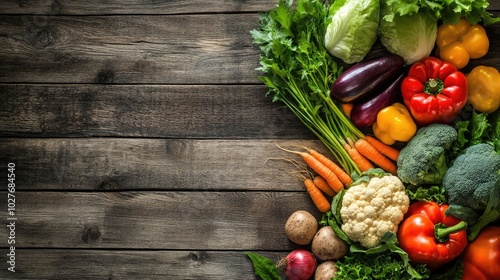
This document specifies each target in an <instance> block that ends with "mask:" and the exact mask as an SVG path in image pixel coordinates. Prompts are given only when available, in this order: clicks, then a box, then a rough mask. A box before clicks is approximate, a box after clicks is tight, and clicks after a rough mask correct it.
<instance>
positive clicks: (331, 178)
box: [276, 144, 344, 192]
mask: <svg viewBox="0 0 500 280" xmlns="http://www.w3.org/2000/svg"><path fill="white" fill-rule="evenodd" d="M276 146H277V147H278V148H280V149H281V150H283V151H286V152H289V153H294V154H298V155H299V156H300V157H302V159H303V160H304V162H305V163H306V164H307V165H308V166H309V167H310V168H311V169H312V170H314V171H316V173H318V175H319V176H321V177H323V178H324V179H325V180H326V181H327V182H328V185H330V187H332V189H333V190H334V191H336V192H339V191H340V190H341V189H342V188H344V185H343V184H342V182H340V180H339V178H337V176H336V175H335V173H333V171H331V170H330V169H329V168H328V167H326V166H325V165H324V164H322V163H321V162H320V161H319V160H317V159H316V158H315V157H313V156H312V155H310V154H308V153H305V152H300V151H291V150H287V149H284V148H282V147H280V146H278V145H277V144H276Z"/></svg>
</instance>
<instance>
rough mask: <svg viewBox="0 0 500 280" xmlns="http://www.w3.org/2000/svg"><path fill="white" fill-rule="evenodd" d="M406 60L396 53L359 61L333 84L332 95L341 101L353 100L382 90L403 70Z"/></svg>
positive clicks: (367, 96)
mask: <svg viewBox="0 0 500 280" xmlns="http://www.w3.org/2000/svg"><path fill="white" fill-rule="evenodd" d="M403 67H404V60H403V58H402V57H400V56H398V55H394V54H388V55H383V56H380V57H377V58H373V59H370V60H367V61H363V62H359V63H357V64H355V65H353V66H351V67H350V68H349V69H347V70H346V71H344V72H343V73H342V74H341V75H340V76H339V77H338V78H337V80H335V82H334V83H333V85H332V88H331V95H332V97H334V98H337V99H338V100H340V101H341V102H353V101H356V100H358V99H360V98H369V96H371V95H374V94H376V93H377V91H378V92H380V87H381V86H383V85H384V84H387V83H389V82H391V81H394V80H395V79H396V78H397V77H398V75H399V74H400V73H401V72H402V70H403Z"/></svg>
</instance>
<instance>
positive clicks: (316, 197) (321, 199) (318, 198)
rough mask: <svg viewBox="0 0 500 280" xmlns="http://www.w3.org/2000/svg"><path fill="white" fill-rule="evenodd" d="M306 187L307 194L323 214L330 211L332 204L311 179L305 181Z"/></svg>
mask: <svg viewBox="0 0 500 280" xmlns="http://www.w3.org/2000/svg"><path fill="white" fill-rule="evenodd" d="M304 186H306V190H307V193H308V194H309V196H310V197H311V199H312V201H313V203H314V205H316V207H317V208H318V210H319V211H320V212H321V213H325V212H327V211H328V210H330V207H331V206H330V202H329V201H328V200H327V199H326V197H325V195H323V193H322V192H321V191H320V190H319V189H318V187H316V185H315V184H314V182H313V180H311V179H309V178H307V179H305V180H304Z"/></svg>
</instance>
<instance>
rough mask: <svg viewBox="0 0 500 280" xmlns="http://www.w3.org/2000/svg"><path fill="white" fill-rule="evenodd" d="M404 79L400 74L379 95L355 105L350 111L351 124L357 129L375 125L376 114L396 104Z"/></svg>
mask: <svg viewBox="0 0 500 280" xmlns="http://www.w3.org/2000/svg"><path fill="white" fill-rule="evenodd" d="M404 77H405V75H404V73H402V74H400V76H399V77H398V78H397V79H396V80H395V81H393V82H391V83H390V84H389V86H388V87H387V88H385V89H383V91H382V92H381V93H380V94H378V95H376V96H374V97H372V98H370V99H368V100H366V101H363V102H360V103H355V104H354V106H353V108H352V111H351V120H352V123H353V124H354V125H355V126H357V127H367V126H371V125H372V124H373V123H375V122H376V121H377V114H378V112H380V111H381V110H382V109H384V108H385V107H387V106H390V105H392V104H393V103H394V102H396V99H397V97H398V96H399V95H401V83H402V82H403V79H404Z"/></svg>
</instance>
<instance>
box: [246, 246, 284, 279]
mask: <svg viewBox="0 0 500 280" xmlns="http://www.w3.org/2000/svg"><path fill="white" fill-rule="evenodd" d="M246 255H247V256H248V257H249V258H250V260H251V261H252V264H253V268H254V270H255V275H257V276H259V277H260V278H261V279H263V280H281V276H280V274H279V271H278V268H277V267H276V265H275V264H274V263H273V262H272V261H271V260H270V259H268V258H266V257H264V256H261V255H258V254H256V253H252V252H246Z"/></svg>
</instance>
